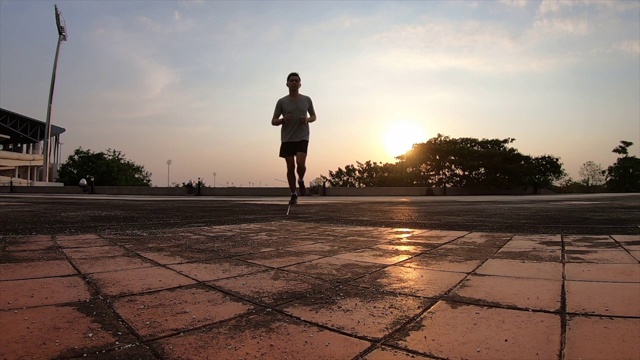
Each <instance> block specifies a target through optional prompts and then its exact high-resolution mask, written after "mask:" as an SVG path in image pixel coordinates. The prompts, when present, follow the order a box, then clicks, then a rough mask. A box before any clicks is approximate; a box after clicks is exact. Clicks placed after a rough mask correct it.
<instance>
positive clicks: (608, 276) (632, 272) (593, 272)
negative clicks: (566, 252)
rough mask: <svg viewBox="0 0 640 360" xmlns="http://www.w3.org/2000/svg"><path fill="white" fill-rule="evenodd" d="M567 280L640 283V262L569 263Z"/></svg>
mask: <svg viewBox="0 0 640 360" xmlns="http://www.w3.org/2000/svg"><path fill="white" fill-rule="evenodd" d="M564 271H565V274H566V277H567V280H581V281H608V282H635V283H640V264H593V263H568V264H565V268H564Z"/></svg>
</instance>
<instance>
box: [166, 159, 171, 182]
mask: <svg viewBox="0 0 640 360" xmlns="http://www.w3.org/2000/svg"><path fill="white" fill-rule="evenodd" d="M169 169H171V160H167V187H169Z"/></svg>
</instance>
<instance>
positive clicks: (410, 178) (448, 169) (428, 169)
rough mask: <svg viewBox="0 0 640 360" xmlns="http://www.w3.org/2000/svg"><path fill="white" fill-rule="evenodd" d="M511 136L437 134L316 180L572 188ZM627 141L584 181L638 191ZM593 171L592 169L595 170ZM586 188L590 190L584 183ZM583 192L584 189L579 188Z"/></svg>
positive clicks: (638, 164)
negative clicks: (381, 159)
mask: <svg viewBox="0 0 640 360" xmlns="http://www.w3.org/2000/svg"><path fill="white" fill-rule="evenodd" d="M514 141H515V139H513V138H507V139H476V138H468V137H464V138H451V137H449V136H444V135H442V134H438V135H437V136H436V137H434V138H431V139H429V140H428V141H427V142H424V143H418V144H414V145H413V146H412V148H411V150H409V151H408V152H406V153H405V154H403V155H400V156H398V157H396V160H397V162H396V163H393V164H391V163H377V162H372V161H365V162H364V163H362V162H356V165H353V164H351V165H346V166H345V167H344V169H343V168H338V169H337V170H335V171H331V170H330V171H329V176H321V177H320V178H318V179H317V180H316V181H315V182H316V183H318V184H321V183H322V184H324V185H325V186H327V185H328V186H333V187H369V186H420V187H442V188H445V189H446V188H447V187H474V188H497V189H509V188H514V187H521V186H532V187H534V188H554V189H555V190H562V187H563V186H562V185H561V184H564V187H567V186H573V187H574V188H575V187H576V186H575V184H578V185H579V184H581V183H582V182H580V183H576V182H575V181H573V179H571V178H570V177H568V175H567V174H566V172H565V170H564V168H563V165H562V163H561V162H560V158H558V157H555V156H552V155H542V156H530V155H524V154H522V153H520V152H519V151H518V150H517V149H515V148H514V147H513V146H511V144H512V143H513V142H514ZM631 145H633V143H631V142H629V141H621V145H619V146H618V147H616V148H615V149H614V150H613V152H614V153H617V154H619V155H620V157H619V158H618V160H617V161H616V163H615V164H613V165H611V166H609V167H608V168H607V170H603V169H598V166H597V165H595V166H594V164H595V163H593V162H587V163H585V164H584V165H583V167H582V168H581V172H582V171H583V170H584V172H585V174H586V173H588V174H589V175H585V176H586V177H587V181H593V179H602V184H606V186H605V188H604V189H601V190H606V191H613V192H633V191H640V159H638V158H637V157H635V156H629V152H628V148H629V147H630V146H631ZM594 169H595V170H594ZM588 189H591V187H590V186H588ZM582 190H584V189H582Z"/></svg>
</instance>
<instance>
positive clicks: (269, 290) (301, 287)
mask: <svg viewBox="0 0 640 360" xmlns="http://www.w3.org/2000/svg"><path fill="white" fill-rule="evenodd" d="M208 283H209V284H211V285H213V286H215V287H217V288H221V289H224V290H225V291H228V292H230V293H233V294H237V295H238V296H239V297H242V298H246V299H250V300H251V301H255V302H258V303H262V304H267V305H277V304H281V303H284V302H287V301H291V300H293V299H297V298H299V297H303V296H307V295H309V293H310V292H311V291H312V290H313V289H316V288H324V287H327V286H329V284H328V283H325V282H322V281H320V280H317V279H314V278H310V277H307V276H304V275H300V274H295V273H290V272H286V271H281V270H269V271H263V272H259V273H253V274H249V275H243V276H239V277H234V278H227V279H222V280H215V281H210V282H208Z"/></svg>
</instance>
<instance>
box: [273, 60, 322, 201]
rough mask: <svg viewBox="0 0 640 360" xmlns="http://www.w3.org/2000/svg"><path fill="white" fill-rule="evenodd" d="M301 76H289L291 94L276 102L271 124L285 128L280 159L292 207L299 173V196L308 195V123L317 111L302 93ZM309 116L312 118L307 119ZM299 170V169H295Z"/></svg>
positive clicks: (296, 197)
mask: <svg viewBox="0 0 640 360" xmlns="http://www.w3.org/2000/svg"><path fill="white" fill-rule="evenodd" d="M300 86H302V84H301V83H300V75H298V74H297V73H294V72H292V73H291V74H289V75H288V76H287V87H288V88H289V95H287V96H285V97H283V98H281V99H279V100H278V102H277V103H276V109H275V111H274V112H273V118H272V119H271V125H273V126H278V125H282V129H281V130H280V141H281V142H282V144H280V157H281V158H284V160H285V161H286V163H287V181H288V182H289V189H290V190H291V200H289V204H295V203H296V202H298V195H297V194H296V172H297V173H298V186H299V187H300V196H304V195H305V194H306V192H307V190H306V187H305V186H304V173H305V172H306V171H307V167H306V161H307V148H308V147H309V123H312V122H314V121H316V111H315V110H314V109H313V102H312V101H311V98H310V97H308V96H306V95H302V94H300V93H299V92H298V91H299V90H300ZM307 114H308V115H309V116H307ZM296 167H297V169H296Z"/></svg>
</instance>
